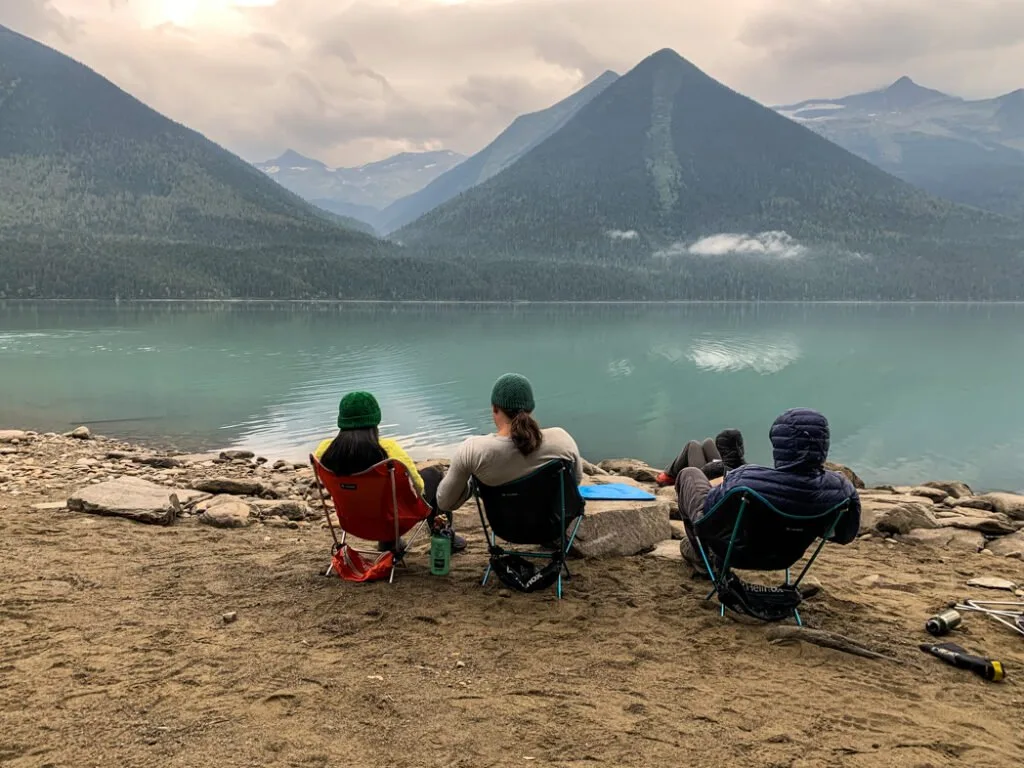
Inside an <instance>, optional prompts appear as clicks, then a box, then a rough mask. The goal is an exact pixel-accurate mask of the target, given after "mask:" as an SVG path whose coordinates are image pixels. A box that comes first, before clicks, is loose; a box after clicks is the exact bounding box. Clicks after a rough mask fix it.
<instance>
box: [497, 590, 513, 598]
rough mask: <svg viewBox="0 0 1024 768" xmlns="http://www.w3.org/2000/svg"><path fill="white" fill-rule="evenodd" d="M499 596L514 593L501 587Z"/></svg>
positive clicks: (508, 595) (509, 595)
mask: <svg viewBox="0 0 1024 768" xmlns="http://www.w3.org/2000/svg"><path fill="white" fill-rule="evenodd" d="M498 597H512V593H511V592H509V591H508V590H507V589H499V590H498Z"/></svg>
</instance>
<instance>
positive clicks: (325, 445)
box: [314, 392, 466, 552]
mask: <svg viewBox="0 0 1024 768" xmlns="http://www.w3.org/2000/svg"><path fill="white" fill-rule="evenodd" d="M380 419H381V415H380V405H379V404H378V403H377V398H375V397H374V396H373V395H372V394H370V393H369V392H349V393H348V394H347V395H345V396H344V397H343V398H341V403H339V405H338V434H337V436H336V437H334V438H333V439H330V438H328V439H327V440H324V441H323V442H321V443H320V445H319V446H318V447H317V449H316V451H315V452H314V455H315V456H316V458H317V461H319V462H320V464H322V465H323V467H324V468H325V469H327V470H329V471H331V472H333V473H334V474H336V475H341V476H348V475H357V474H359V473H360V472H365V471H366V470H367V469H369V468H370V467H372V466H373V465H374V464H379V463H380V462H382V461H384V460H385V459H395V460H396V461H400V462H402V464H404V465H405V468H406V469H407V470H408V471H409V477H410V478H412V482H413V484H414V485H415V486H416V490H417V491H419V493H420V495H421V496H423V499H424V501H426V502H427V504H429V505H430V509H431V510H432V513H431V516H430V517H429V518H428V520H429V522H430V525H431V527H433V522H434V518H435V517H436V516H437V514H438V507H437V489H438V486H439V485H440V484H441V479H442V478H443V477H444V473H443V472H442V471H441V469H440V468H439V467H427V468H426V469H424V470H423V472H422V473H421V472H418V471H417V470H416V464H415V463H413V460H412V459H410V458H409V455H408V454H407V453H406V452H405V451H404V450H403V449H402V446H401V445H399V444H398V441H397V440H392V439H390V438H382V437H381V436H380V431H379V426H380ZM392 543H393V542H380V548H381V550H382V551H383V550H386V549H390V547H391V545H392ZM465 548H466V540H465V539H464V538H462V537H461V536H456V535H455V534H454V533H452V551H453V552H461V551H462V550H464V549H465Z"/></svg>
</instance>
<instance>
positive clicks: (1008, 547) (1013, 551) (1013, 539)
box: [988, 531, 1024, 560]
mask: <svg viewBox="0 0 1024 768" xmlns="http://www.w3.org/2000/svg"><path fill="white" fill-rule="evenodd" d="M988 546H989V551H990V552H991V553H992V554H993V555H999V556H1001V557H1010V558H1014V559H1016V560H1024V531H1018V532H1017V533H1014V534H1012V535H1010V536H1004V537H1002V538H1001V539H996V540H995V541H991V542H989V545H988Z"/></svg>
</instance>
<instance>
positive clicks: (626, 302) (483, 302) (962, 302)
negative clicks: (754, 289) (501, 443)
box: [0, 298, 1024, 307]
mask: <svg viewBox="0 0 1024 768" xmlns="http://www.w3.org/2000/svg"><path fill="white" fill-rule="evenodd" d="M5 303H10V304H72V303H80V304H114V305H121V304H125V305H144V304H268V305H274V304H281V305H305V304H311V305H323V306H332V305H345V304H371V305H372V304H379V305H384V306H388V305H425V306H508V307H516V306H576V305H579V306H687V305H698V306H716V305H722V306H759V305H766V306H768V305H792V306H806V305H816V304H822V305H838V306H889V305H894V306H918V305H920V306H947V305H956V306H1024V301H1012V300H1008V299H993V300H986V299H942V300H939V299H934V300H928V299H915V300H911V299H899V300H892V301H884V300H883V301H878V300H872V299H807V300H796V299H788V300H787V299H780V300H770V299H765V300H761V299H748V300H727V299H722V300H715V299H689V300H679V301H672V300H660V301H643V300H636V299H623V300H613V299H605V300H594V301H582V300H578V299H574V300H564V301H558V300H545V301H530V300H525V299H516V300H512V299H509V300H505V301H500V300H496V299H489V300H488V299H480V300H476V299H472V300H471V299H449V300H427V299H258V298H224V299H211V298H207V299H86V298H81V299H78V298H59V299H55V298H49V299H42V298H41V299H12V298H0V305H3V304H5Z"/></svg>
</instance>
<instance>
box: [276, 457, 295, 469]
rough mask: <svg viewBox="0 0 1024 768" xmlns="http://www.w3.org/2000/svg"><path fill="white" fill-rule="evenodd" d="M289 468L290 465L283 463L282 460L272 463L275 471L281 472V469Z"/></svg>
mask: <svg viewBox="0 0 1024 768" xmlns="http://www.w3.org/2000/svg"><path fill="white" fill-rule="evenodd" d="M290 466H291V464H290V463H289V462H287V461H285V460H284V459H278V460H277V461H275V462H274V469H277V470H281V469H284V468H285V467H290Z"/></svg>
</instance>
